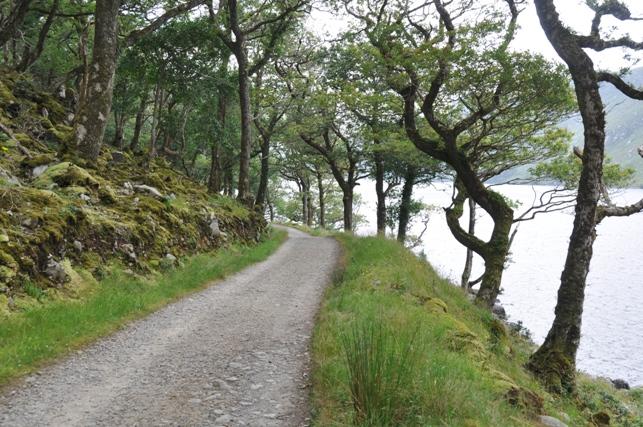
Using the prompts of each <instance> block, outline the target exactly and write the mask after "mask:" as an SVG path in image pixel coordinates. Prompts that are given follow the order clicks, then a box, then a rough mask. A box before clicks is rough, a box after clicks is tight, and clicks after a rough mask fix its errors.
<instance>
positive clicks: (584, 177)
mask: <svg viewBox="0 0 643 427" xmlns="http://www.w3.org/2000/svg"><path fill="white" fill-rule="evenodd" d="M527 4H528V2H527V1H525V0H497V1H493V0H489V1H482V2H480V1H473V0H426V1H410V0H352V1H351V0H327V1H320V2H316V1H315V2H313V1H311V0H279V1H265V0H220V1H215V2H209V1H204V0H187V1H181V0H168V1H165V0H163V1H159V0H96V1H95V2H94V1H85V0H2V1H1V2H0V46H1V47H2V57H1V58H0V67H1V70H0V73H1V75H0V107H1V110H0V131H1V132H0V156H1V157H0V166H1V168H0V183H1V185H2V186H3V187H2V188H7V189H9V190H7V191H5V192H4V195H3V196H1V197H0V202H1V203H2V204H3V206H2V207H3V211H5V206H9V196H7V194H10V195H11V194H13V195H14V196H15V197H17V198H18V199H19V200H32V199H28V197H32V196H33V194H31V193H30V195H26V193H24V192H23V193H21V191H22V190H18V189H16V188H14V187H15V186H16V185H18V186H20V185H22V186H28V185H31V183H33V182H36V181H38V180H40V182H41V183H43V182H44V178H47V174H49V175H50V176H49V178H50V179H51V180H53V181H54V182H55V183H56V184H58V185H59V186H61V187H62V186H67V187H68V188H72V187H73V188H78V187H83V188H89V192H90V193H91V192H92V191H94V190H92V188H94V189H95V191H94V192H95V193H96V194H95V198H96V200H98V199H100V200H101V201H102V202H104V203H109V202H110V200H111V202H112V203H113V200H112V199H114V197H113V195H112V194H110V191H109V190H108V188H109V185H107V184H104V183H103V181H105V182H107V181H108V180H111V179H113V180H117V179H118V180H121V181H122V180H123V179H124V178H127V176H136V177H137V178H132V179H131V180H132V181H136V180H137V179H138V181H140V182H143V184H141V185H142V187H141V185H139V187H138V188H132V189H129V187H128V188H126V189H125V190H123V191H130V190H131V191H141V192H144V193H148V194H152V195H154V196H155V197H156V196H158V197H157V198H158V199H159V200H158V201H154V202H153V204H152V205H151V207H150V209H158V210H159V211H160V210H162V209H163V203H165V204H170V205H171V204H174V205H175V206H176V205H177V203H178V202H177V200H178V201H179V202H181V201H182V203H183V205H182V206H179V207H180V208H181V209H182V210H181V215H183V216H182V217H181V218H182V219H183V220H184V221H185V222H186V223H187V222H189V221H202V222H203V221H205V222H203V224H200V225H199V227H201V228H204V227H210V229H212V232H213V233H214V234H216V237H217V238H218V237H219V236H220V234H219V228H218V227H219V224H218V223H217V224H216V227H215V225H213V224H214V222H213V221H214V220H213V219H212V218H210V217H208V218H207V219H203V218H199V219H196V217H195V218H192V217H190V215H192V214H194V215H196V214H195V212H197V210H200V209H205V208H204V207H203V206H204V205H203V206H202V203H205V202H203V201H204V200H206V199H207V197H210V196H212V197H214V198H219V197H222V196H227V197H230V198H235V199H237V202H236V203H233V202H229V203H230V205H229V206H228V207H227V208H226V209H227V211H228V212H232V213H233V214H234V215H236V217H235V219H234V221H236V222H235V224H237V225H238V224H242V223H243V224H245V225H244V226H243V227H241V226H240V225H238V227H240V228H237V229H238V230H242V231H239V234H240V235H243V236H244V238H246V239H252V238H254V236H253V233H254V228H261V227H254V226H253V225H252V223H253V221H254V222H260V220H259V218H260V217H263V218H265V219H266V220H268V221H281V222H287V221H292V222H298V223H301V224H303V225H307V226H309V227H319V228H326V229H330V230H340V229H341V230H344V231H346V232H351V231H353V230H355V228H356V227H357V225H358V224H359V222H360V220H361V218H360V216H359V214H356V210H357V209H356V207H357V206H358V205H359V197H358V196H357V195H356V187H357V186H366V185H372V186H374V191H375V194H376V197H377V212H376V218H377V224H376V225H377V231H378V234H381V235H385V234H387V233H389V234H390V233H392V234H393V235H394V238H396V239H397V240H399V241H400V242H402V243H406V244H407V245H413V243H414V241H415V239H416V238H417V236H411V235H409V229H410V223H411V222H413V221H418V220H420V221H421V220H422V215H424V213H425V211H426V206H424V205H423V204H422V203H420V202H419V201H418V200H416V198H414V190H416V189H417V188H418V187H420V186H423V185H428V184H430V183H432V182H438V181H448V182H450V183H452V185H453V195H452V204H451V205H450V206H449V207H448V208H447V209H446V210H445V213H446V220H447V225H448V227H449V229H450V231H451V233H452V234H453V237H454V238H455V239H456V240H457V241H458V242H459V243H461V244H462V245H464V246H465V247H466V248H467V249H468V250H469V254H470V256H469V259H470V258H471V257H472V256H473V254H475V255H477V256H479V257H481V258H482V259H483V260H484V274H483V275H482V276H481V277H480V278H477V279H475V280H472V278H471V277H470V275H471V272H470V266H469V268H468V272H467V269H466V268H465V272H464V274H463V279H462V286H463V287H465V288H469V287H471V286H479V290H477V294H476V295H477V296H476V303H477V304H479V305H480V306H482V307H485V308H489V309H490V308H491V307H492V306H493V304H494V301H495V300H496V298H497V296H498V294H499V292H500V288H501V280H502V275H503V270H504V269H505V267H506V264H507V260H508V257H509V254H510V248H511V243H512V239H513V236H514V235H515V230H516V225H517V224H518V223H520V222H521V221H527V220H530V219H533V218H534V217H535V216H536V215H540V214H546V213H547V212H551V211H556V210H560V209H568V208H573V209H574V212H575V216H574V218H575V219H574V226H573V231H572V234H571V237H570V240H569V248H568V253H567V258H566V263H565V267H564V270H563V272H562V276H561V282H560V288H559V292H558V303H557V306H556V317H555V320H554V323H553V324H552V327H551V330H550V332H549V335H548V336H547V339H546V340H545V342H544V344H543V345H542V346H540V348H539V349H538V350H537V351H536V352H535V353H534V354H533V355H532V356H531V359H530V360H529V363H528V365H527V366H528V368H529V370H530V371H532V372H533V373H534V375H536V376H537V377H538V378H539V379H540V380H542V382H543V383H544V384H546V385H547V387H548V388H549V389H550V390H552V391H554V392H556V393H566V392H571V391H573V390H574V388H575V378H576V367H575V359H576V352H577V350H578V345H579V342H580V338H581V319H582V312H583V298H584V290H585V286H586V277H587V273H588V271H589V268H590V263H591V259H592V246H593V243H594V240H595V239H596V229H597V227H598V226H599V224H600V223H601V221H602V220H603V219H604V218H606V217H611V216H628V215H631V214H635V213H638V212H639V211H641V210H643V200H641V201H639V202H638V203H635V204H632V205H629V206H617V205H616V204H615V203H613V202H612V199H611V198H610V191H611V190H612V189H614V188H619V187H625V186H627V185H628V183H629V180H630V178H631V176H632V175H633V171H632V170H631V169H627V168H622V167H619V166H618V165H616V164H614V163H612V162H610V161H609V159H607V158H606V156H605V138H606V135H605V133H606V130H605V126H606V124H605V108H604V103H603V100H602V98H601V94H600V92H599V87H600V86H601V85H611V86H613V87H614V88H616V89H618V90H619V91H620V92H622V94H624V95H625V96H627V97H629V98H632V99H635V100H641V99H643V89H641V88H639V87H636V86H635V85H631V84H630V83H629V80H628V74H627V73H628V70H618V71H616V72H614V71H609V70H603V69H599V68H598V67H597V66H596V65H595V64H594V62H593V60H592V56H591V55H590V53H589V52H591V54H592V55H593V54H594V53H600V52H603V51H607V50H610V49H615V48H622V49H626V50H627V51H628V52H629V53H630V54H633V55H636V53H637V52H640V51H641V50H643V41H637V40H634V39H632V38H631V37H629V36H628V35H614V34H613V29H612V27H611V26H618V25H619V23H621V22H626V21H630V20H636V19H640V17H635V16H632V14H631V13H630V10H629V9H628V7H627V4H626V2H622V1H619V0H588V1H587V5H588V6H589V7H590V8H591V9H592V10H593V12H594V18H593V20H592V22H591V31H590V32H589V33H587V34H579V33H576V32H575V31H573V30H571V29H570V28H569V27H568V26H566V24H565V23H564V22H563V20H562V19H561V17H560V16H559V14H558V12H557V10H556V6H555V4H554V1H553V0H533V4H535V7H536V10H537V13H538V18H539V22H540V26H541V28H542V31H543V32H544V34H545V35H546V37H547V38H548V40H549V41H550V43H551V45H552V46H553V48H554V49H555V50H556V52H557V54H558V55H559V57H560V60H559V61H552V60H549V59H547V58H545V57H543V56H542V55H540V54H537V53H533V52H526V51H519V50H516V49H513V47H512V42H513V41H514V39H515V36H516V32H517V30H518V25H519V17H520V14H521V12H522V11H523V9H524V8H525V7H526V6H527ZM320 10H322V11H324V13H331V14H336V15H337V16H341V17H342V19H344V20H345V22H346V26H345V28H344V29H343V30H342V31H341V32H339V34H337V35H335V36H333V37H330V38H329V37H324V36H322V35H320V34H317V33H316V32H315V31H312V30H311V29H310V22H311V20H315V19H319V16H320V15H319V13H320V12H319V11H320ZM605 21H609V22H608V24H609V25H608V24H606V23H605ZM575 114H580V116H581V117H582V123H583V128H584V144H583V145H582V146H578V147H573V148H572V147H571V144H570V141H571V137H572V135H571V134H570V132H569V131H567V130H566V129H564V128H562V127H561V126H560V123H561V122H562V121H563V120H565V119H566V118H569V117H571V116H572V115H575ZM640 152H641V155H643V150H642V151H640ZM53 164H56V165H64V168H66V169H65V171H63V172H60V170H58V172H57V174H56V173H54V172H56V171H55V169H54V168H55V167H56V166H51V165H53ZM518 167H522V168H523V169H527V168H528V169H529V171H530V173H529V174H528V175H527V176H525V177H523V178H520V179H516V178H511V179H509V178H506V177H507V172H508V171H512V170H515V168H518ZM38 168H42V169H40V170H38ZM44 169H48V172H44V171H43V170H44ZM59 169H60V166H59ZM161 169H162V170H163V171H164V172H163V173H164V174H165V175H161V173H160V172H159V170H161ZM41 173H42V174H43V175H41ZM52 174H53V175H52ZM85 174H86V175H85ZM94 175H96V176H102V177H104V178H100V179H98V178H94V177H93V176H94ZM105 177H109V178H105ZM152 178H154V179H152ZM101 180H103V181H101ZM146 180H148V181H149V182H148V181H146ZM97 181H98V182H97ZM182 182H186V183H188V184H181V188H179V183H182ZM498 182H514V183H532V182H547V183H555V184H556V189H555V190H552V191H551V192H549V193H548V194H546V195H544V196H543V197H541V198H540V200H539V201H538V202H537V203H535V204H534V206H532V207H530V208H529V209H528V210H527V211H526V212H518V211H517V210H516V209H515V206H514V204H513V203H512V201H511V200H508V199H506V198H505V197H503V196H502V195H501V194H499V193H498V192H497V191H495V190H494V185H495V184H497V183H498ZM16 183H17V184H16ZM12 185H13V186H14V187H12ZM118 185H119V186H120V185H121V184H120V183H119V184H118ZM45 187H46V184H43V185H42V188H45ZM130 187H131V184H130ZM143 187H146V188H143ZM197 187H198V191H199V192H201V193H199V194H203V196H199V197H201V198H200V199H198V200H197V199H191V198H190V197H193V195H194V194H196V193H195V192H196V191H197V190H196V188H197ZM192 188H195V190H191V189H192ZM43 191H44V190H43ZM119 191H120V190H119ZM154 191H156V192H157V193H159V194H158V195H156V194H155V193H154ZM12 192H13V193H12ZM79 192H81V193H82V194H81V197H82V195H83V194H85V193H83V192H82V191H80V190H79ZM181 192H184V193H185V196H182V194H183V193H181ZM160 193H164V194H160ZM169 193H172V194H171V195H169ZM175 193H176V194H178V195H179V196H180V197H179V198H178V199H177V198H176V194H175ZM39 194H40V193H39ZM88 194H89V193H88ZM191 194H192V195H191ZM172 195H174V197H171V196H172ZM20 197H22V199H20ZM33 197H35V196H33ZM86 197H94V196H92V194H90V195H89V196H86ZM12 200H13V199H12ZM33 200H35V199H33ZM33 200H32V201H33ZM5 203H6V204H5ZM34 203H35V202H34ZM47 203H51V202H46V203H45V206H46V205H47ZM118 203H120V202H118ZM151 203H152V202H151ZM23 206H24V205H23ZM51 206H54V205H51ZM56 206H57V205H56ZM231 206H232V207H231ZM241 206H243V207H244V208H243V209H248V210H250V211H252V214H251V215H254V216H253V217H252V218H254V219H249V218H250V217H249V216H247V215H246V214H244V213H241V212H242V208H241ZM465 206H468V207H469V209H467V212H469V215H470V216H469V217H468V218H465V217H464V213H465ZM141 209H143V210H145V209H147V207H145V206H143V207H142V208H141ZM177 209H178V208H177ZM235 209H236V210H235ZM476 211H477V212H484V214H485V215H488V216H489V217H490V218H491V220H492V221H493V231H492V233H491V237H490V238H489V239H488V240H483V239H481V238H480V237H478V236H476V233H475V212H476ZM143 213H144V212H143ZM2 215H4V218H2V221H1V224H3V226H6V227H10V224H13V222H12V221H14V220H13V219H12V218H11V217H10V216H8V215H6V212H3V213H2ZM176 215H179V214H176ZM234 215H233V216H234ZM114 221H115V222H118V221H119V218H118V217H117V218H115V219H114ZM131 221H132V222H137V221H139V218H138V217H136V218H132V219H131ZM167 221H168V223H170V222H172V221H173V218H169V217H168V219H167ZM230 221H231V223H232V222H234V221H233V220H230ZM465 222H466V224H465ZM222 225H224V224H223V223H222ZM22 226H25V225H24V224H22ZM110 227H113V224H111V225H110ZM106 230H112V228H109V227H108V228H106ZM249 230H250V231H249ZM155 233H156V229H155V228H152V229H150V230H147V229H146V231H145V233H144V236H142V237H141V238H140V239H141V241H149V242H148V243H149V246H150V248H151V249H150V251H151V252H154V251H157V252H158V254H161V255H162V252H163V249H162V247H164V245H165V243H159V242H156V243H154V242H153V240H154V238H155V237H154V235H155ZM183 233H185V235H186V236H188V238H189V236H191V234H190V233H192V231H191V229H190V228H189V227H188V226H186V228H185V231H183ZM3 236H4V237H3ZM5 237H6V240H5ZM10 237H11V238H12V239H13V236H7V235H6V234H3V235H0V241H2V242H7V241H8V240H9V238H10ZM426 238H430V236H427V237H426ZM48 239H50V236H49V235H48V236H45V237H44V238H43V240H42V241H43V242H45V241H47V242H49V241H50V240H48ZM146 239H147V240H146ZM166 239H167V242H173V240H172V239H173V237H172V236H167V237H166ZM98 240H99V239H97V240H96V241H98ZM172 244H176V245H178V246H181V245H183V246H186V247H187V246H188V243H186V242H182V243H179V242H175V243H172ZM199 245H201V243H199V242H195V243H194V245H193V249H194V248H196V247H197V246H199ZM0 249H1V248H0ZM16 251H18V249H16V248H14V251H13V253H9V252H10V251H6V253H5V251H2V250H0V254H4V255H2V258H1V259H0V266H2V267H1V268H2V270H0V283H2V282H3V281H5V282H7V283H9V282H10V281H11V280H13V278H14V276H16V274H17V271H18V270H26V271H36V270H37V269H38V268H40V267H38V266H35V267H34V266H32V267H29V266H28V265H26V263H23V262H22V261H20V260H19V258H20V254H17V253H16ZM126 252H128V254H129V255H128V256H130V258H131V257H132V256H131V255H132V251H126ZM34 258H35V259H37V263H39V264H40V265H41V266H45V265H46V264H47V259H46V256H45V255H43V254H36V255H34ZM467 264H470V261H469V262H468V263H467ZM30 268H31V270H30ZM402 268H403V267H402ZM34 274H35V273H34ZM16 277H17V276H16Z"/></svg>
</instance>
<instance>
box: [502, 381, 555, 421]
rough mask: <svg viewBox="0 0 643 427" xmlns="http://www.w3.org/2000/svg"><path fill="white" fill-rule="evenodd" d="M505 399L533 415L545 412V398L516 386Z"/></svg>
mask: <svg viewBox="0 0 643 427" xmlns="http://www.w3.org/2000/svg"><path fill="white" fill-rule="evenodd" d="M505 399H506V400H507V402H509V404H511V405H513V406H516V407H518V408H522V409H523V410H525V411H527V412H530V413H532V414H538V413H540V412H542V410H543V402H544V401H543V398H542V397H540V396H539V395H538V394H537V393H535V392H533V391H531V390H529V389H527V388H524V387H520V386H518V385H514V386H513V387H511V388H510V389H509V390H508V391H507V392H506V393H505ZM545 425H548V424H545Z"/></svg>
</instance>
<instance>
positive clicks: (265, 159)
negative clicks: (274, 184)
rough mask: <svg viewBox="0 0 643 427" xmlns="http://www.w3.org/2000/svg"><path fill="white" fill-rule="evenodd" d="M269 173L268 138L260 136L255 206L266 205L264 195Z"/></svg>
mask: <svg viewBox="0 0 643 427" xmlns="http://www.w3.org/2000/svg"><path fill="white" fill-rule="evenodd" d="M269 173H270V137H268V136H267V135H266V136H262V138H261V175H260V179H259V188H258V189H257V197H256V199H255V205H256V206H263V205H264V204H265V203H266V193H267V191H268V176H269Z"/></svg>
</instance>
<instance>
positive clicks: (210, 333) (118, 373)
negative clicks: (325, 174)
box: [0, 229, 338, 426]
mask: <svg viewBox="0 0 643 427" xmlns="http://www.w3.org/2000/svg"><path fill="white" fill-rule="evenodd" d="M288 233H289V239H288V240H287V241H286V242H285V243H284V244H283V245H282V247H281V248H279V249H278V251H277V252H276V253H275V254H273V255H272V256H271V257H270V258H269V259H268V260H266V261H264V262H261V263H259V264H256V265H254V266H251V267H249V268H247V269H246V270H244V271H242V272H240V273H238V274H236V275H234V276H232V277H230V278H229V279H227V280H225V281H223V282H221V283H218V284H216V285H213V286H211V287H209V288H207V289H206V290H204V291H202V292H200V293H197V294H194V295H192V296H190V297H187V298H185V299H183V300H181V301H178V302H177V303H174V304H171V305H169V306H167V307H165V308H163V309H162V310H160V311H158V312H156V313H154V314H152V315H150V316H149V317H147V318H145V319H142V320H140V321H137V322H135V323H133V324H131V325H130V326H128V327H126V328H125V329H123V330H122V331H120V332H118V333H116V334H114V335H112V336H110V337H108V338H106V339H103V340H101V341H99V342H97V343H96V344H94V345H92V346H90V347H89V348H87V349H86V350H84V351H81V352H78V353H77V354H74V355H72V356H70V357H68V358H66V359H64V360H63V361H61V362H60V363H58V364H55V365H53V366H51V367H49V368H46V369H44V370H43V371H42V372H40V373H39V374H34V375H31V376H29V377H27V378H26V379H25V380H24V381H22V383H21V384H20V385H18V386H17V387H15V388H13V389H12V390H7V391H5V393H4V394H3V395H0V425H2V426H5V425H6V426H45V425H46V426H54V425H59V426H75V425H104V426H114V425H182V426H197V425H226V426H233V425H249V426H298V425H305V424H306V420H307V418H308V415H309V410H308V403H307V399H308V391H307V390H306V386H307V378H306V375H307V369H308V361H309V355H308V346H309V342H310V336H311V333H312V329H313V322H314V317H315V313H316V311H317V309H318V307H319V303H320V300H321V296H322V293H323V289H324V287H325V285H326V284H327V283H328V282H329V281H330V279H331V274H332V272H333V269H334V268H335V265H336V262H337V256H338V248H337V243H336V242H335V241H334V240H333V239H330V238H318V237H311V236H309V235H307V234H305V233H302V232H300V231H297V230H293V229H288Z"/></svg>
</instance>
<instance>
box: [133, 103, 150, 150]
mask: <svg viewBox="0 0 643 427" xmlns="http://www.w3.org/2000/svg"><path fill="white" fill-rule="evenodd" d="M146 107H147V92H145V94H144V95H143V96H141V103H140V104H139V106H138V111H137V112H136V120H135V121H134V135H132V141H130V144H129V149H130V151H131V152H135V151H136V150H137V149H138V143H139V140H140V138H141V130H142V129H143V122H144V121H145V109H146Z"/></svg>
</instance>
